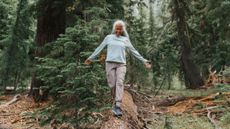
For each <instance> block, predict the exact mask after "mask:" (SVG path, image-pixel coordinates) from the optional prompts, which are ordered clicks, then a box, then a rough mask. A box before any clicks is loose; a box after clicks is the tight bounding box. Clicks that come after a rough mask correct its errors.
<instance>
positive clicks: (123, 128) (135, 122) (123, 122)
mask: <svg viewBox="0 0 230 129" xmlns="http://www.w3.org/2000/svg"><path fill="white" fill-rule="evenodd" d="M121 108H122V111H123V116H122V117H121V118H117V117H115V116H113V115H111V117H110V118H109V120H108V121H106V122H105V123H104V124H103V125H102V127H101V129H141V128H143V127H144V123H143V122H142V121H141V120H139V118H138V112H137V106H136V105H135V103H134V102H133V98H132V95H131V94H130V93H129V92H128V91H125V92H124V96H123V99H122V105H121Z"/></svg>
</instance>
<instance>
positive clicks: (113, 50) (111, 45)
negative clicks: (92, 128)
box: [85, 20, 151, 116]
mask: <svg viewBox="0 0 230 129" xmlns="http://www.w3.org/2000/svg"><path fill="white" fill-rule="evenodd" d="M105 47H107V57H106V75H107V81H108V85H109V86H110V88H111V90H112V93H113V95H115V96H114V97H115V106H114V107H113V110H112V111H113V113H114V114H115V116H122V111H121V108H120V107H121V100H122V97H123V92H124V79H125V73H126V57H125V55H126V52H125V51H126V49H128V50H129V51H130V52H131V53H132V55H133V56H135V57H136V58H137V59H139V60H140V61H142V62H143V64H144V65H145V67H146V68H151V64H149V63H148V60H146V59H144V58H143V57H142V56H141V55H140V54H139V53H138V51H137V50H136V49H135V48H134V47H133V46H132V44H131V42H130V40H129V35H128V33H127V31H126V26H125V23H124V22H123V21H121V20H118V21H116V22H115V23H114V24H113V30H112V34H110V35H107V36H106V37H105V39H104V40H103V42H102V43H101V44H100V45H99V46H98V47H97V48H96V50H95V51H94V52H93V54H92V55H91V56H90V57H89V58H88V59H86V60H85V64H87V65H89V64H90V63H91V62H92V61H93V60H94V59H95V58H96V57H97V55H98V54H99V53H100V52H101V50H102V49H103V48H105Z"/></svg>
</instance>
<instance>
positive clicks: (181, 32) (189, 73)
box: [174, 0, 204, 89]
mask: <svg viewBox="0 0 230 129" xmlns="http://www.w3.org/2000/svg"><path fill="white" fill-rule="evenodd" d="M174 6H175V14H176V23H177V31H178V38H179V42H180V44H181V66H182V70H183V72H184V78H185V85H186V87H187V88H189V89H196V88H199V87H200V86H202V85H204V82H203V80H202V77H201V75H200V71H199V69H198V68H197V66H196V65H195V64H194V62H193V61H192V55H191V45H190V39H189V32H188V26H187V24H186V20H185V10H186V9H185V7H186V3H185V1H184V0H174Z"/></svg>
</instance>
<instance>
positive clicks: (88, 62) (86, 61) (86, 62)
mask: <svg viewBox="0 0 230 129" xmlns="http://www.w3.org/2000/svg"><path fill="white" fill-rule="evenodd" d="M91 63H92V61H91V60H89V59H86V60H85V62H84V64H86V65H90V64H91Z"/></svg>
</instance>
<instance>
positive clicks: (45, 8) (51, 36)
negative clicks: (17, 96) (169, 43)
mask: <svg viewBox="0 0 230 129" xmlns="http://www.w3.org/2000/svg"><path fill="white" fill-rule="evenodd" d="M65 5H66V1H65V0H40V1H39V3H38V10H37V12H38V14H37V15H38V16H37V33H36V40H35V41H36V46H37V48H36V50H35V57H44V56H45V55H46V54H47V53H48V52H46V51H44V50H43V47H44V45H45V44H46V43H49V42H52V41H54V40H56V39H57V38H58V36H59V34H61V33H64V32H65V24H66V20H65V19H66V11H65ZM37 63H39V62H37ZM42 85H43V82H42V81H41V80H40V79H38V78H37V77H36V73H34V75H33V78H32V82H31V90H30V95H32V96H33V98H34V100H35V101H36V102H38V101H43V100H45V99H47V97H48V91H49V90H48V89H46V90H43V91H42V94H41V90H42V89H41V88H40V87H41V86H42Z"/></svg>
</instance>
